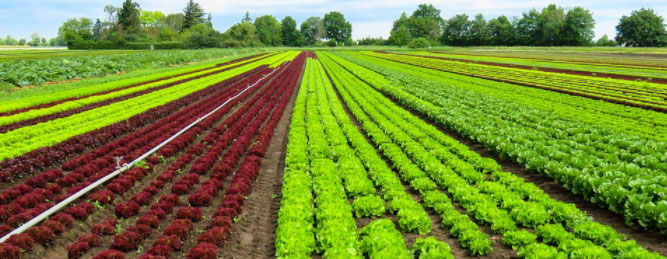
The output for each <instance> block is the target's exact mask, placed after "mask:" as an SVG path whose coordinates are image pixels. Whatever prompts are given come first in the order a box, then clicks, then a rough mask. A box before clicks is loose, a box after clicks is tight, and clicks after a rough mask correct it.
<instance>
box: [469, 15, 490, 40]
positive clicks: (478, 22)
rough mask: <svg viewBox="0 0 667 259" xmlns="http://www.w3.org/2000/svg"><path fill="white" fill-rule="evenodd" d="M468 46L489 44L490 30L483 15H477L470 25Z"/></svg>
mask: <svg viewBox="0 0 667 259" xmlns="http://www.w3.org/2000/svg"><path fill="white" fill-rule="evenodd" d="M468 44H470V45H473V46H484V45H488V44H489V29H488V27H487V24H486V20H484V16H483V15H482V14H481V13H480V14H477V15H475V20H473V21H472V22H471V24H470V40H469V42H468Z"/></svg>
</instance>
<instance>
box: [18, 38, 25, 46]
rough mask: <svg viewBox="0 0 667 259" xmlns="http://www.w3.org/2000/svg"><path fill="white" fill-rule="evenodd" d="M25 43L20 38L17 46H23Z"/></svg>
mask: <svg viewBox="0 0 667 259" xmlns="http://www.w3.org/2000/svg"><path fill="white" fill-rule="evenodd" d="M25 43H26V39H23V38H21V39H20V40H19V45H21V46H23V45H25Z"/></svg>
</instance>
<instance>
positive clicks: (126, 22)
mask: <svg viewBox="0 0 667 259" xmlns="http://www.w3.org/2000/svg"><path fill="white" fill-rule="evenodd" d="M140 16H141V13H140V10H139V4H138V3H135V2H132V1H131V0H125V2H123V7H121V8H120V11H118V25H120V26H121V28H123V31H124V32H126V33H138V32H139V31H140V29H141V28H140V22H141V20H140Z"/></svg>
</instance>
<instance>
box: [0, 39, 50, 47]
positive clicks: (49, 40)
mask: <svg viewBox="0 0 667 259" xmlns="http://www.w3.org/2000/svg"><path fill="white" fill-rule="evenodd" d="M7 45H9V44H7ZM49 46H62V45H60V42H59V41H58V38H57V37H55V38H51V39H50V40H49Z"/></svg>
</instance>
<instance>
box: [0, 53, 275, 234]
mask: <svg viewBox="0 0 667 259" xmlns="http://www.w3.org/2000/svg"><path fill="white" fill-rule="evenodd" d="M281 66H282V64H281V65H279V66H278V67H276V68H274V69H273V71H271V73H268V74H266V75H264V76H263V77H262V78H260V79H259V80H257V82H255V83H254V84H252V85H249V86H248V87H246V88H245V89H243V91H241V92H239V93H238V94H237V95H235V96H232V97H231V98H229V99H227V101H225V102H224V103H222V104H220V105H219V106H218V107H216V108H215V109H213V110H212V111H210V112H209V113H207V114H205V115H204V116H202V117H199V118H197V120H195V121H193V122H192V123H190V124H189V125H188V126H185V128H183V129H181V130H180V131H178V132H177V133H176V134H174V135H173V136H171V137H169V138H168V139H167V140H165V141H163V142H162V143H160V144H158V145H157V146H155V147H154V148H153V149H151V150H149V151H148V152H146V153H144V154H143V155H141V156H140V157H138V158H137V159H135V160H134V161H132V162H130V163H127V164H123V166H121V167H120V168H118V169H116V171H113V172H112V173H110V174H108V175H106V176H104V177H102V179H99V180H97V181H96V182H94V183H92V184H90V185H88V186H86V188H83V189H81V190H80V191H78V192H76V193H75V194H73V195H72V196H69V197H68V198H67V199H65V200H63V201H61V202H59V203H58V204H56V205H55V206H53V207H51V208H49V209H48V210H46V211H44V212H42V213H41V214H39V215H37V216H36V217H34V218H33V219H31V220H30V221H28V222H26V223H25V224H23V225H21V226H20V227H18V228H17V229H14V231H12V232H9V234H6V235H5V236H3V237H2V238H0V243H2V242H5V240H7V239H8V238H9V237H10V236H12V235H14V234H21V233H23V232H24V231H26V230H27V229H28V228H30V227H32V226H34V225H37V223H39V222H41V221H42V220H44V219H46V218H47V217H49V216H51V215H52V214H54V213H56V212H57V211H58V210H60V209H62V208H63V207H65V206H67V205H68V204H70V203H71V202H73V201H74V200H76V199H78V198H79V197H81V196H83V195H84V194H86V193H87V192H89V191H91V190H92V189H95V188H96V187H97V186H100V185H101V184H103V183H105V182H106V181H108V180H109V179H111V178H114V177H116V176H117V175H119V174H121V173H122V172H124V171H126V170H127V169H130V168H132V165H134V164H135V163H137V162H139V161H141V160H143V159H144V158H146V157H148V156H150V155H151V154H153V153H155V151H158V149H160V148H162V147H163V146H164V145H166V144H167V143H169V142H170V141H172V140H174V139H175V138H176V137H178V136H180V135H181V134H183V133H184V132H186V131H187V130H188V129H190V128H192V127H193V126H195V125H197V123H199V122H201V121H202V120H204V119H206V118H207V117H208V116H210V115H211V114H213V113H215V112H216V111H218V110H220V109H221V108H222V107H223V106H225V105H227V104H228V103H229V102H230V101H232V100H234V99H236V98H238V97H239V96H241V95H242V94H243V93H245V92H246V91H248V90H249V89H250V88H252V87H254V86H255V85H257V84H258V83H259V82H261V81H262V80H264V79H265V78H267V77H268V76H270V75H272V74H273V73H274V72H276V71H277V70H278V69H279V68H280V67H281Z"/></svg>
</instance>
